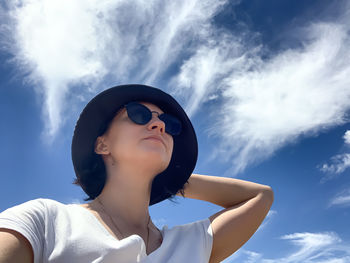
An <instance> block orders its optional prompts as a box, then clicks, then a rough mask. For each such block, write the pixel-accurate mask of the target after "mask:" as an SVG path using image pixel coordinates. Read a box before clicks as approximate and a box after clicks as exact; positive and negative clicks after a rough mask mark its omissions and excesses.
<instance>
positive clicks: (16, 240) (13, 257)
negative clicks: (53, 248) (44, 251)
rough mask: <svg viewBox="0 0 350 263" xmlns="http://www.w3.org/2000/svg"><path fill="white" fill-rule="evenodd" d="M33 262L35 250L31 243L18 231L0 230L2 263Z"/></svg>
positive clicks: (0, 260)
mask: <svg viewBox="0 0 350 263" xmlns="http://www.w3.org/2000/svg"><path fill="white" fill-rule="evenodd" d="M33 261H34V256H33V250H32V247H31V245H30V243H29V241H28V240H27V239H26V238H25V237H24V236H22V235H21V234H20V233H18V232H16V231H13V230H9V229H5V228H0V263H12V262H13V263H17V262H21V263H22V262H23V263H32V262H33Z"/></svg>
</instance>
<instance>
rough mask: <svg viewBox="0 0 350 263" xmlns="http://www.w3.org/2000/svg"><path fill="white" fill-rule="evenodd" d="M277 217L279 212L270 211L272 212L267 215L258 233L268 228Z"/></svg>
mask: <svg viewBox="0 0 350 263" xmlns="http://www.w3.org/2000/svg"><path fill="white" fill-rule="evenodd" d="M276 215H277V211H275V210H270V211H269V212H268V213H267V215H266V217H265V219H264V221H263V223H262V224H261V226H260V227H259V228H258V231H259V230H261V229H263V228H264V227H266V226H267V225H268V224H269V223H270V222H271V220H272V218H274V217H275V216H276Z"/></svg>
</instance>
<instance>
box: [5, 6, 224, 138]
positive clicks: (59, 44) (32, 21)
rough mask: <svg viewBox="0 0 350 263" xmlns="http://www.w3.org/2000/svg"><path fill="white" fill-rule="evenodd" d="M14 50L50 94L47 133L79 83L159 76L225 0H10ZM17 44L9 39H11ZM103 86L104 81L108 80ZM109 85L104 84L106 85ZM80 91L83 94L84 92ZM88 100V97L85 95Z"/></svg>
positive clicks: (88, 89) (88, 86)
mask: <svg viewBox="0 0 350 263" xmlns="http://www.w3.org/2000/svg"><path fill="white" fill-rule="evenodd" d="M6 3H7V6H8V8H9V10H10V11H8V12H7V13H8V14H9V16H10V17H11V18H12V19H11V21H10V22H7V23H8V27H7V28H6V30H5V31H7V35H9V37H8V38H11V37H13V40H14V43H13V45H12V46H13V47H12V48H11V50H10V52H12V53H13V54H14V55H15V58H16V60H17V62H19V63H20V65H21V66H22V67H23V68H24V69H25V70H26V71H28V72H29V76H30V79H31V80H32V83H33V84H32V85H33V86H35V90H36V91H37V93H38V94H39V95H40V96H41V98H43V100H44V107H43V118H44V119H45V121H44V123H45V124H46V125H47V126H46V129H45V132H46V135H47V138H53V137H54V136H55V134H56V133H57V131H58V130H59V128H60V127H61V126H62V125H63V123H64V121H65V120H64V119H63V116H65V112H68V110H71V106H70V105H67V104H66V103H67V94H68V93H73V94H74V89H73V88H74V87H75V86H77V84H79V85H80V86H81V85H83V86H84V87H85V91H84V90H80V91H79V92H80V93H83V97H82V98H83V99H84V97H91V93H95V92H96V89H100V88H97V87H98V85H99V84H100V83H101V81H103V83H105V84H108V83H113V84H116V83H122V82H132V83H135V82H142V83H149V84H152V82H155V81H156V80H157V79H158V80H159V79H160V78H161V77H160V76H161V74H162V73H164V71H165V70H166V69H167V67H168V66H169V65H171V63H173V62H174V61H175V60H176V59H177V58H178V56H179V55H180V53H181V52H183V51H182V50H184V49H185V51H186V52H189V51H191V48H193V49H195V47H191V41H192V39H195V38H197V39H198V41H200V40H201V39H202V38H204V37H206V31H207V28H208V27H209V24H210V21H211V19H212V17H213V16H214V15H215V13H216V12H218V10H220V8H221V6H222V5H223V4H224V3H225V1H214V0H206V1H199V0H190V1H163V0H149V1H143V0H138V1H132V2H130V1H125V0H119V1H118V0H114V1H107V0H105V1H100V0H92V1H84V0H77V1H68V0H50V1H43V0H17V1H7V2H6ZM9 46H10V45H8V47H9ZM103 86H104V85H103ZM107 87H109V85H108V86H104V88H107ZM79 96H80V97H81V94H80V95H79ZM84 100H85V99H84Z"/></svg>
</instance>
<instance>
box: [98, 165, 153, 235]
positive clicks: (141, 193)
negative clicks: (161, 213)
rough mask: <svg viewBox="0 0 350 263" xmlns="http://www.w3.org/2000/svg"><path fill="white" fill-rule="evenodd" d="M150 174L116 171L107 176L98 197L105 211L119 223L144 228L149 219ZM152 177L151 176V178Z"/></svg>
mask: <svg viewBox="0 0 350 263" xmlns="http://www.w3.org/2000/svg"><path fill="white" fill-rule="evenodd" d="M149 178H152V177H151V176H145V175H144V174H138V175H135V173H132V174H130V173H126V172H124V173H122V174H121V173H118V174H113V175H109V176H108V180H107V182H106V185H105V187H104V188H103V191H102V192H101V194H100V195H99V197H98V199H99V201H100V202H101V203H102V205H103V206H104V209H105V212H106V213H108V214H109V216H110V217H112V218H114V219H115V220H116V221H118V222H119V223H120V224H121V222H123V223H124V224H127V225H128V226H129V227H132V228H139V229H144V228H145V226H146V225H147V223H148V220H149V210H148V207H149V202H150V194H151V184H152V180H150V179H149ZM152 179H153V178H152Z"/></svg>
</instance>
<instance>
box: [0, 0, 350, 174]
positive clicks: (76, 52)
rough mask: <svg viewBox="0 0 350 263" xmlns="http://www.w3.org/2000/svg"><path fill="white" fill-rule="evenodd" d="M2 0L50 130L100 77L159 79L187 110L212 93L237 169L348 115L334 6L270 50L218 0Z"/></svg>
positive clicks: (51, 132)
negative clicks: (233, 23) (223, 15)
mask: <svg viewBox="0 0 350 263" xmlns="http://www.w3.org/2000/svg"><path fill="white" fill-rule="evenodd" d="M236 2H237V3H238V2H239V1H236ZM6 3H7V6H8V8H9V11H8V12H7V14H9V16H10V17H11V19H10V20H9V21H10V22H8V23H7V24H8V27H7V30H8V35H9V36H11V37H12V38H13V40H14V45H12V46H13V47H12V50H11V52H12V53H13V54H15V58H16V60H17V61H18V62H19V63H20V64H21V65H22V67H23V68H25V69H26V70H27V71H28V72H29V73H30V74H29V76H30V79H31V80H32V83H33V86H35V90H36V91H37V93H38V94H39V95H40V96H41V98H43V101H44V102H43V104H44V106H43V119H44V120H45V121H44V122H43V123H45V124H46V127H45V134H46V136H47V138H54V137H55V135H56V134H57V132H58V130H59V129H60V127H61V126H62V125H63V124H64V122H65V118H69V116H70V113H69V112H70V111H72V110H74V109H75V108H74V107H78V106H73V108H72V105H77V103H79V102H80V101H81V100H82V101H86V100H87V98H90V97H91V96H92V94H95V93H96V91H97V90H99V89H101V87H102V86H103V88H107V87H109V86H111V85H114V84H118V83H125V82H128V83H130V82H134V83H135V82H140V83H146V84H151V85H156V86H157V84H160V85H161V88H163V89H166V90H168V91H169V92H170V93H172V94H174V95H175V96H176V97H177V98H180V99H182V100H183V102H184V105H185V108H186V110H187V111H188V113H189V114H190V115H193V114H196V113H197V112H198V110H199V109H200V108H201V109H203V107H202V106H203V105H205V103H206V102H208V101H209V100H210V101H212V102H214V103H215V102H220V103H217V104H216V106H215V107H216V110H215V118H214V117H213V118H212V119H213V120H217V123H210V127H209V126H208V135H214V136H217V137H218V138H219V140H220V141H221V142H222V144H221V145H219V146H220V147H217V150H216V151H213V152H214V153H213V157H216V156H220V157H224V158H226V160H233V161H232V167H234V172H236V173H237V172H240V171H243V170H244V169H245V167H246V166H247V165H249V164H251V163H254V162H257V161H261V160H263V159H265V158H268V157H269V156H271V155H272V154H273V153H274V152H275V151H276V150H277V149H279V148H281V147H283V146H284V145H286V144H288V143H291V142H293V141H295V140H297V139H298V138H299V137H300V136H301V135H309V134H315V133H317V132H320V131H322V130H323V129H325V128H327V127H331V126H334V125H339V124H342V123H344V121H345V117H344V116H345V113H346V112H347V111H348V110H349V108H350V104H349V103H348V101H349V99H350V89H349V88H348V87H349V85H350V79H349V78H348V76H349V75H350V63H349V61H350V51H349V49H348V48H347V47H348V46H349V44H350V37H349V33H348V32H349V28H350V23H349V21H348V19H344V18H342V17H340V18H339V19H338V20H336V21H333V22H327V23H326V22H315V23H314V24H312V25H306V26H305V28H304V29H298V30H299V32H298V33H299V34H297V35H298V37H299V39H296V41H298V42H299V44H300V45H299V46H298V47H297V48H291V49H288V50H284V51H280V52H279V53H274V52H272V51H271V52H267V53H266V47H264V46H263V44H262V43H260V42H259V41H258V39H259V38H258V32H250V31H249V30H248V29H247V30H245V31H244V30H243V31H241V32H232V31H229V30H226V29H223V28H219V27H217V25H216V24H215V23H214V17H215V15H216V14H218V13H219V12H220V11H221V10H222V8H223V7H224V6H225V4H227V3H228V1H225V0H221V1H218V0H205V1H200V0H189V1H170V0H169V1H163V0H150V1H142V0H138V1H132V2H130V1H123V0H119V1H117V0H114V1H97V0H92V1H83V0H78V1H67V0H66V1H62V0H51V1H43V0H31V1H29V0H17V1H11V2H10V1H7V2H6ZM349 9H350V8H349V5H347V6H346V7H345V8H344V17H346V15H345V13H346V12H349ZM9 46H11V45H9ZM266 55H267V56H266ZM265 57H268V59H265ZM102 83H103V84H102ZM164 83H166V84H164ZM77 93H78V94H79V95H76V94H77ZM76 110H77V109H76ZM63 116H65V117H63Z"/></svg>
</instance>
